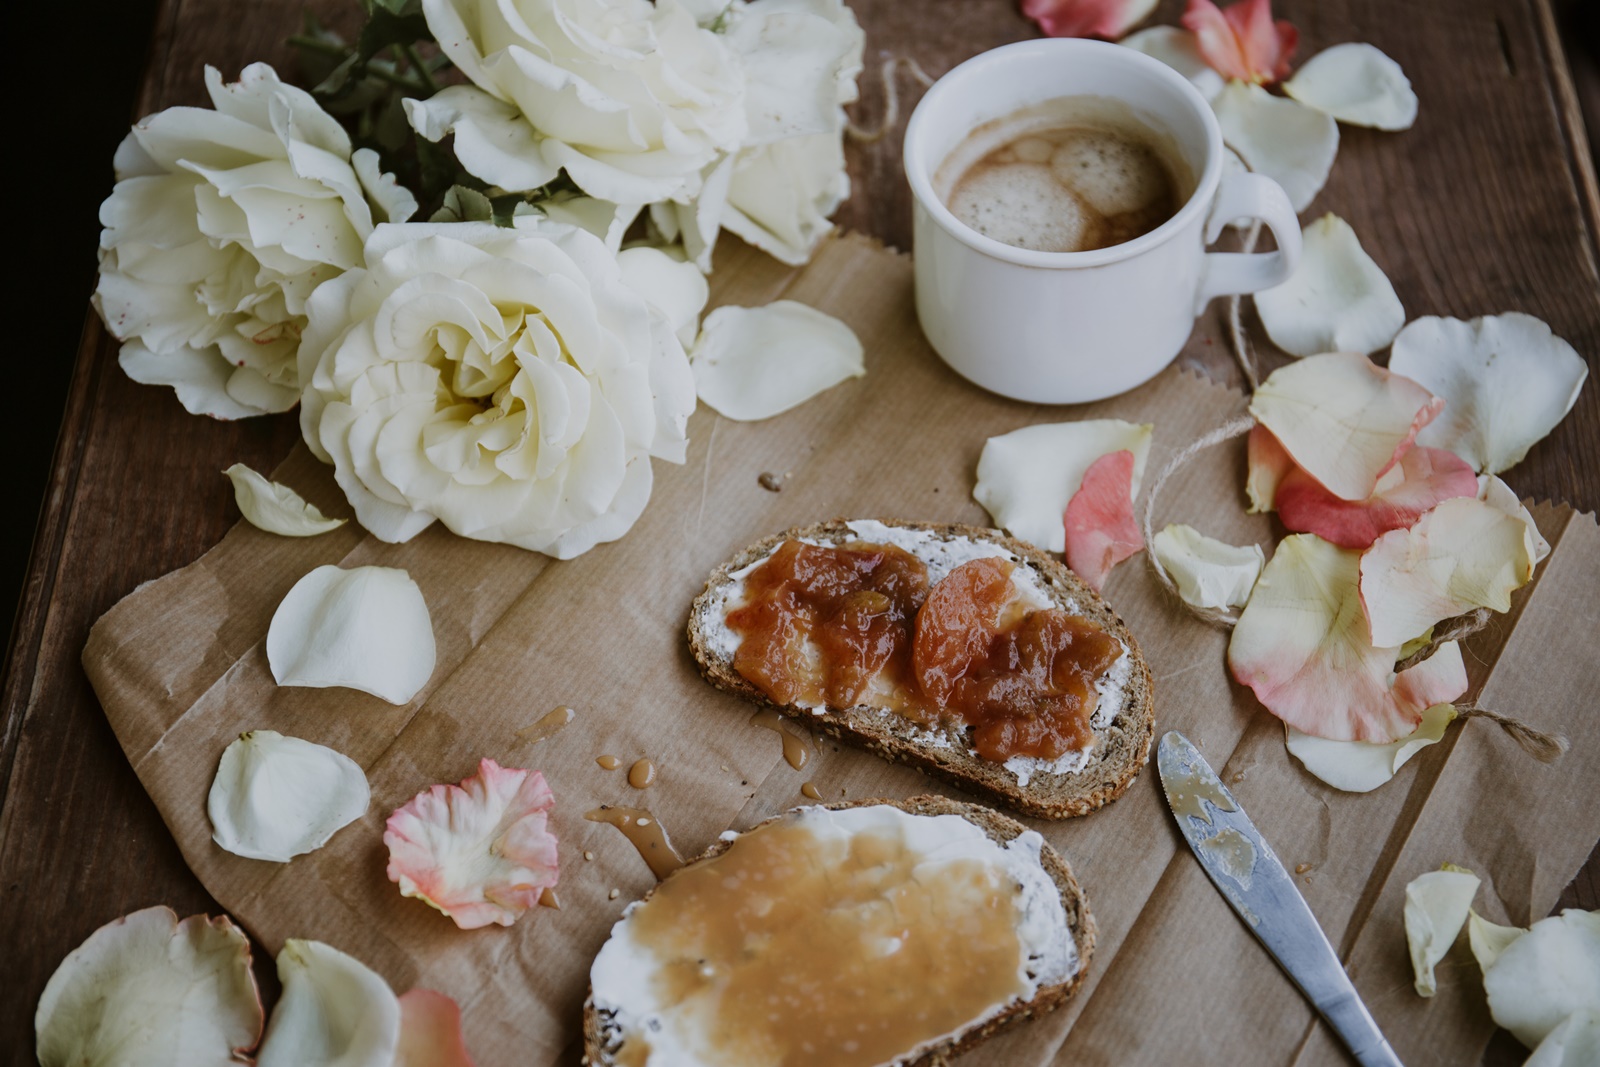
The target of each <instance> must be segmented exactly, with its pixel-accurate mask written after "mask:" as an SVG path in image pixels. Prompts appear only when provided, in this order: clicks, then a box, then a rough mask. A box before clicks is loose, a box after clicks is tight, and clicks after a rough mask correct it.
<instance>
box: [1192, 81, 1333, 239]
mask: <svg viewBox="0 0 1600 1067" xmlns="http://www.w3.org/2000/svg"><path fill="white" fill-rule="evenodd" d="M1211 107H1212V110H1214V111H1215V112H1216V113H1217V122H1218V123H1219V124H1220V125H1221V127H1222V139H1223V140H1224V141H1226V142H1228V145H1229V147H1231V148H1232V149H1233V150H1234V151H1235V152H1238V153H1239V157H1240V158H1241V159H1243V160H1244V161H1245V163H1247V164H1248V165H1249V167H1250V169H1251V170H1253V171H1255V172H1256V173H1257V174H1265V175H1266V176H1267V177H1269V178H1271V179H1272V180H1273V181H1275V182H1277V183H1278V184H1279V185H1281V186H1283V191H1284V192H1285V193H1287V194H1289V203H1290V204H1292V205H1293V206H1294V209H1295V211H1297V212H1299V211H1304V210H1305V209H1306V208H1308V207H1310V206H1311V202H1312V201H1313V200H1315V199H1316V198H1317V193H1319V192H1321V191H1322V186H1323V183H1325V182H1326V181H1327V180H1328V172H1329V171H1330V170H1332V169H1333V158H1334V156H1336V155H1338V153H1339V124H1338V123H1337V122H1335V121H1334V119H1333V116H1332V115H1327V114H1324V113H1323V112H1321V111H1318V110H1316V109H1315V108H1309V107H1306V106H1305V105H1303V104H1299V103H1296V102H1295V101H1293V100H1290V99H1288V98H1286V97H1282V96H1273V95H1272V94H1271V93H1269V92H1267V91H1266V90H1265V89H1263V88H1261V87H1260V86H1258V85H1250V84H1247V83H1245V82H1242V81H1233V82H1229V83H1228V85H1227V86H1226V87H1225V88H1224V89H1223V90H1222V92H1221V93H1220V94H1218V95H1217V97H1216V99H1214V100H1212V101H1211Z"/></svg>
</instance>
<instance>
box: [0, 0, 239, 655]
mask: <svg viewBox="0 0 1600 1067" xmlns="http://www.w3.org/2000/svg"><path fill="white" fill-rule="evenodd" d="M242 2H246V3H248V2H249V0H242ZM25 6H26V8H27V9H29V13H28V14H27V18H28V19H29V20H30V21H31V22H33V23H34V24H33V25H26V24H24V25H23V26H22V27H21V28H20V32H19V27H18V26H17V25H16V24H15V23H11V24H9V25H8V26H7V27H6V28H7V30H8V31H10V32H8V33H7V34H6V41H7V46H8V47H7V52H8V53H9V55H10V57H11V59H12V62H11V63H10V64H8V66H9V67H10V72H9V73H10V77H9V79H8V81H9V84H8V85H7V88H6V97H7V100H6V103H5V105H4V110H5V112H6V113H7V115H8V116H9V117H11V118H12V119H13V120H20V128H16V127H14V126H11V124H10V123H7V124H6V125H7V127H8V128H6V129H5V131H4V132H5V136H6V140H7V142H8V145H7V147H8V151H7V152H6V153H5V155H4V157H0V158H3V159H4V164H3V165H4V167H5V169H6V171H7V181H6V189H7V196H6V200H7V201H8V203H7V204H6V206H5V209H4V217H6V218H8V219H12V220H15V221H18V222H20V223H21V226H22V230H21V233H20V234H17V233H16V231H14V230H13V231H12V232H11V240H12V241H15V240H16V238H17V237H18V236H20V237H21V238H22V242H21V245H22V247H21V249H15V246H13V248H14V251H13V254H12V255H11V256H10V257H9V258H10V260H11V266H10V267H9V268H6V269H5V270H4V271H3V275H4V276H5V277H9V278H10V279H11V281H10V282H9V283H7V285H8V287H11V288H12V294H13V295H11V296H9V297H7V298H6V300H5V302H4V306H5V308H6V319H7V320H8V322H9V324H10V325H11V326H12V329H11V330H7V331H6V336H5V337H4V338H3V340H0V346H3V347H0V366H3V367H4V368H5V369H4V372H3V373H4V381H5V386H4V387H3V395H5V397H6V399H5V401H4V402H3V407H0V424H3V425H4V428H5V446H4V447H5V452H4V454H3V455H4V459H3V463H4V466H3V467H0V480H3V481H0V493H3V496H0V499H4V500H5V505H4V507H3V509H0V514H3V515H4V520H3V525H4V538H3V540H0V619H3V620H4V625H5V642H6V643H5V647H6V648H8V649H9V648H10V645H11V633H12V627H13V624H14V622H15V619H16V611H17V601H18V599H19V598H20V594H21V592H22V580H23V575H24V572H25V571H26V570H27V566H28V554H29V550H30V549H31V547H32V545H33V534H34V527H35V526H36V525H37V524H38V521H39V508H40V505H41V503H42V502H43V500H44V492H45V483H46V480H47V479H48V477H49V473H50V460H51V457H52V456H53V455H54V454H55V447H56V434H57V432H58V430H59V429H60V426H61V413H62V410H63V408H64V407H65V406H66V395H67V382H68V380H69V379H70V378H71V377H72V367H73V361H74V360H75V359H76V358H77V351H78V338H79V336H80V335H81V334H82V332H83V323H84V317H85V315H87V314H88V313H89V294H90V293H92V292H94V283H95V263H96V257H95V249H96V246H97V244H98V241H99V236H100V223H99V220H98V210H99V205H100V201H102V200H104V199H105V198H106V196H107V194H109V193H110V192H111V154H112V152H114V151H115V150H116V147H117V142H119V141H120V140H122V137H123V135H124V134H125V133H127V130H128V125H129V123H131V122H132V121H133V119H134V118H135V117H136V116H134V114H133V107H134V94H135V92H136V90H137V89H138V85H139V75H140V72H141V71H143V70H144V67H145V61H146V59H147V58H148V52H149V48H150V31H151V27H152V25H153V23H154V21H155V13H156V8H157V6H158V4H157V0H116V2H114V3H107V2H101V0H88V2H84V3H79V4H66V5H63V4H41V5H34V4H29V5H25ZM19 63H20V65H19ZM18 326H20V327H21V328H20V330H18V329H16V327H18Z"/></svg>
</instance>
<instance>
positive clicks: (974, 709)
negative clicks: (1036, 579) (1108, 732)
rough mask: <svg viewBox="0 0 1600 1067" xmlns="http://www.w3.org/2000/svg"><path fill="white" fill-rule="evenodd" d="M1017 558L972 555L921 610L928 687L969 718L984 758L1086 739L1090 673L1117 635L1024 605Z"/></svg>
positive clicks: (1092, 701) (945, 706)
mask: <svg viewBox="0 0 1600 1067" xmlns="http://www.w3.org/2000/svg"><path fill="white" fill-rule="evenodd" d="M1015 568H1016V564H1014V563H1012V562H1011V561H1010V560H1005V559H977V560H973V561H971V562H970V563H964V564H962V565H961V566H959V567H957V568H956V569H955V570H953V571H951V572H950V574H949V575H948V576H946V577H945V579H944V580H943V581H941V582H940V583H939V584H938V585H936V586H934V588H933V591H932V592H931V593H930V594H929V596H928V599H927V602H926V603H924V604H923V607H922V611H921V612H920V613H919V614H918V616H917V622H916V639H915V654H914V664H915V669H916V676H917V682H918V683H919V685H920V686H921V689H922V693H923V694H924V696H925V697H926V698H927V699H928V700H930V701H932V702H933V703H934V704H936V705H937V706H938V707H939V708H940V710H942V711H943V712H945V713H946V714H949V715H952V716H954V717H955V718H957V719H959V720H960V721H962V722H964V723H966V724H967V725H969V726H971V727H973V731H972V746H973V748H975V749H977V750H978V755H980V756H982V757H983V758H984V759H988V760H995V761H1000V762H1003V761H1004V760H1007V759H1010V758H1011V757H1012V756H1034V757H1037V758H1039V759H1046V760H1053V759H1057V758H1059V757H1061V756H1063V755H1065V754H1066V753H1068V752H1072V751H1080V750H1082V749H1085V748H1087V747H1088V746H1089V743H1090V740H1091V731H1090V724H1089V716H1090V715H1091V714H1093V712H1094V709H1095V705H1096V703H1097V702H1098V700H1099V693H1098V692H1097V691H1096V690H1095V687H1094V683H1095V680H1096V679H1097V678H1099V677H1100V676H1101V675H1102V674H1104V673H1105V672H1106V671H1107V670H1108V669H1109V668H1110V667H1111V665H1112V664H1113V663H1115V662H1116V661H1117V658H1118V657H1119V656H1121V655H1122V645H1121V643H1120V642H1119V641H1117V639H1116V638H1114V637H1112V636H1111V635H1110V634H1108V633H1106V632H1105V631H1104V630H1103V629H1101V628H1100V627H1099V626H1097V625H1095V624H1094V623H1093V622H1091V621H1089V620H1088V619H1084V618H1079V617H1077V616H1075V615H1069V614H1067V613H1066V612H1064V611H1060V610H1057V609H1055V608H1040V609H1036V610H1027V609H1026V606H1025V604H1024V602H1023V601H1022V599H1021V597H1020V596H1019V595H1018V592H1017V587H1016V585H1015V583H1014V582H1013V581H1012V580H1011V575H1012V571H1013V570H1014V569H1015Z"/></svg>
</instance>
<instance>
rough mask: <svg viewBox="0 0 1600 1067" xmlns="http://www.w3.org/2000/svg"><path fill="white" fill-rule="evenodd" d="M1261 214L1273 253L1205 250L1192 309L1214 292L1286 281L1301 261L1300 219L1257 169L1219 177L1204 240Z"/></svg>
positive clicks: (1284, 195) (1260, 287)
mask: <svg viewBox="0 0 1600 1067" xmlns="http://www.w3.org/2000/svg"><path fill="white" fill-rule="evenodd" d="M1241 218H1252V219H1260V220H1261V221H1262V222H1264V223H1266V224H1267V228H1268V229H1270V230H1271V231H1272V236H1273V237H1274V238H1275V239H1276V240H1277V242H1278V250H1277V251H1276V252H1254V253H1248V254H1247V253H1240V252H1208V253H1207V254H1206V258H1205V268H1204V273H1203V274H1202V275H1201V277H1200V295H1199V297H1198V298H1197V299H1196V301H1195V314H1196V315H1198V314H1200V312H1201V311H1203V310H1205V306H1206V305H1207V304H1209V303H1210V302H1211V300H1212V298H1213V297H1218V296H1234V295H1236V294H1239V293H1258V292H1260V291H1261V290H1263V289H1271V288H1272V287H1273V286H1275V285H1282V284H1283V283H1284V282H1286V281H1288V280H1289V275H1291V274H1293V273H1294V270H1295V268H1296V267H1297V266H1299V265H1300V220H1299V219H1298V218H1297V217H1296V216H1295V213H1294V205H1292V204H1290V203H1289V195H1288V194H1287V193H1285V192H1284V191H1283V187H1282V186H1281V185H1279V184H1278V183H1277V182H1275V181H1273V180H1272V179H1271V178H1268V177H1265V176H1263V175H1260V174H1251V173H1249V172H1247V171H1239V172H1235V173H1233V174H1229V175H1227V176H1225V177H1224V178H1223V179H1222V184H1221V186H1220V187H1219V188H1218V189H1217V198H1216V200H1215V201H1213V203H1212V206H1211V215H1210V217H1209V218H1208V219H1207V220H1206V244H1211V243H1212V242H1214V241H1215V240H1216V239H1217V238H1218V237H1220V236H1221V235H1222V228H1223V226H1225V225H1227V224H1228V223H1230V222H1232V221H1234V220H1235V219H1241Z"/></svg>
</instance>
